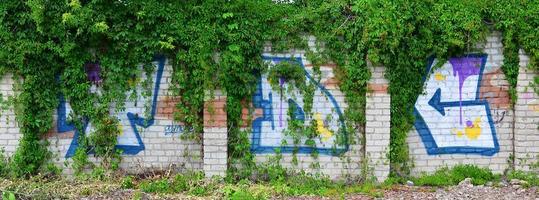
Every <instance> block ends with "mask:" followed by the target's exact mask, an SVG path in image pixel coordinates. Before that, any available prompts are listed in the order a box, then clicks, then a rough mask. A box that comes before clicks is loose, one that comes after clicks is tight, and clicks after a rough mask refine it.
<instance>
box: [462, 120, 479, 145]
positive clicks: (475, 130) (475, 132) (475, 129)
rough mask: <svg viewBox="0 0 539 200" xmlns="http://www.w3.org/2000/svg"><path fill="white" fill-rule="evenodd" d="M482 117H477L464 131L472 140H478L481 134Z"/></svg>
mask: <svg viewBox="0 0 539 200" xmlns="http://www.w3.org/2000/svg"><path fill="white" fill-rule="evenodd" d="M480 124H481V118H480V117H478V118H475V120H474V122H473V126H472V127H466V128H464V133H466V137H468V138H469V139H471V140H477V138H478V137H479V136H480V135H481V126H480Z"/></svg>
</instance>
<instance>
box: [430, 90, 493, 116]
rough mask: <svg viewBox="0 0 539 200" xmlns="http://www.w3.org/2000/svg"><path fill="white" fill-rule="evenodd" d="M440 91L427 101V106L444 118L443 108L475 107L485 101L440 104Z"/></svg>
mask: <svg viewBox="0 0 539 200" xmlns="http://www.w3.org/2000/svg"><path fill="white" fill-rule="evenodd" d="M441 97H442V90H441V89H440V88H438V89H437V90H436V92H435V93H434V95H433V96H432V98H431V99H430V100H429V105H430V106H432V107H433V108H434V109H435V110H437V111H438V112H439V113H440V114H442V116H445V109H444V108H445V107H459V106H476V105H485V104H486V103H487V102H486V101H481V100H473V101H462V102H459V101H452V102H441Z"/></svg>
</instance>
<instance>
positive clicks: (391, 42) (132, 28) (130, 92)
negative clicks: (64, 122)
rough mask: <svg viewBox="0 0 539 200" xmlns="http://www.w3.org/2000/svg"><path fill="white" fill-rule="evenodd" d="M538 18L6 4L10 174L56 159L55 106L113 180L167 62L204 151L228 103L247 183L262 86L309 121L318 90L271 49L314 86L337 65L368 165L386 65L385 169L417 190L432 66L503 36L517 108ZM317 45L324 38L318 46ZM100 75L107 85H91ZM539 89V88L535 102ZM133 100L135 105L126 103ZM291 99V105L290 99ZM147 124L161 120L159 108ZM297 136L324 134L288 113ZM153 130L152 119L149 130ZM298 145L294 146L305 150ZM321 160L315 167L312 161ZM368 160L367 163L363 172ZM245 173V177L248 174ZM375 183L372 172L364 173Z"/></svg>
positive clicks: (514, 13) (0, 37) (527, 9)
mask: <svg viewBox="0 0 539 200" xmlns="http://www.w3.org/2000/svg"><path fill="white" fill-rule="evenodd" d="M536 13H539V5H538V4H537V2H536V1H527V0H523V1H518V2H509V1H503V0H496V1H486V0H474V1H462V2H461V1H452V0H438V1H405V0H393V1H378V0H332V1H329V0H308V1H307V0H296V1H292V2H289V1H285V2H281V1H271V0H261V1H256V2H254V1H248V0H234V1H226V2H225V1H218V0H206V1H198V0H193V1H181V2H174V1H157V0H148V1H99V0H94V1H91V0H66V1H46V0H29V1H18V0H4V1H2V2H1V3H0V44H1V45H2V48H0V71H1V72H10V73H12V74H14V76H15V77H18V78H20V80H21V82H22V85H21V87H20V89H19V91H18V92H19V94H18V96H17V98H16V100H15V101H14V103H15V108H16V109H15V110H16V113H17V120H18V124H19V126H20V132H21V133H22V135H23V136H22V138H21V140H20V144H19V147H18V148H17V151H16V153H15V154H14V155H13V158H12V161H13V162H12V163H11V165H13V167H12V169H13V173H14V175H16V176H29V175H32V174H36V173H38V172H39V171H40V170H42V169H43V167H42V166H43V165H44V164H45V163H46V162H48V160H49V159H50V158H51V153H50V152H49V151H48V150H47V145H48V144H47V142H46V140H44V139H45V137H46V136H45V134H46V133H47V132H48V131H49V130H50V129H51V128H52V127H51V125H52V120H53V112H54V109H55V108H56V107H57V105H58V103H59V102H58V96H62V97H64V98H65V99H66V100H67V101H68V102H69V103H70V106H71V108H72V113H71V115H70V116H69V119H70V121H71V122H72V123H73V124H74V125H75V127H76V128H77V130H78V131H79V132H81V133H83V132H85V131H86V130H84V129H85V127H86V126H87V125H88V124H92V127H93V129H92V130H90V133H88V134H80V135H81V136H80V137H79V141H78V143H79V148H78V149H77V151H76V153H75V156H74V159H73V160H74V163H73V167H74V168H75V169H76V171H83V169H85V167H86V166H88V165H89V162H88V153H91V154H93V155H95V156H98V157H102V158H104V159H102V160H103V162H102V165H103V167H105V168H110V169H114V168H116V167H117V166H118V162H119V158H120V157H119V154H120V153H121V152H119V151H118V150H117V149H115V145H116V138H117V136H118V134H120V132H121V130H120V128H119V125H118V124H119V120H118V119H117V118H116V117H114V114H115V113H118V112H121V111H123V110H125V106H126V105H125V102H126V101H136V98H135V97H136V96H137V95H138V94H137V93H136V91H137V87H138V86H137V85H139V84H140V85H141V86H142V88H144V90H145V91H144V92H142V94H141V95H142V96H145V97H149V96H151V88H152V87H151V86H152V84H153V83H151V81H143V82H141V83H138V81H137V80H141V79H143V77H148V76H150V74H152V73H153V72H154V71H153V70H154V68H153V65H152V64H151V63H152V61H154V60H155V58H156V57H158V56H164V57H166V58H168V61H167V62H168V63H169V64H171V65H172V68H173V73H172V80H171V84H172V86H171V89H170V93H171V94H172V95H173V96H175V97H176V99H178V104H177V106H176V112H175V120H178V121H181V122H183V123H185V125H186V126H187V128H185V130H187V131H188V132H189V134H188V137H187V139H192V140H195V141H201V139H202V137H203V135H202V134H201V133H202V130H203V109H204V101H205V99H207V98H208V96H209V98H211V96H212V94H213V93H212V92H210V94H208V93H207V91H214V90H218V89H219V90H222V91H223V92H224V93H225V94H226V96H227V99H226V112H227V119H228V120H227V126H228V134H229V135H228V138H229V142H228V149H229V152H228V157H229V161H230V162H229V163H230V166H229V169H230V171H231V173H232V174H234V173H241V174H235V175H238V177H246V176H248V175H249V174H250V173H249V172H250V171H249V169H253V168H254V165H255V164H254V155H252V153H251V152H250V145H249V133H250V130H249V125H250V122H249V121H250V119H247V120H245V119H244V118H242V113H243V111H244V110H245V109H247V110H251V111H252V109H253V108H252V107H251V102H250V101H251V97H252V96H253V94H254V92H255V90H256V85H257V82H258V78H259V77H260V75H261V74H263V73H268V74H269V77H270V80H271V85H272V86H273V87H276V88H279V86H280V85H281V82H287V85H289V86H293V87H294V88H296V89H298V91H300V93H301V95H304V96H305V98H304V104H305V108H304V109H305V111H306V113H307V115H308V117H312V113H311V109H312V106H313V96H314V91H315V87H316V85H315V84H316V83H311V82H308V81H307V82H306V81H305V76H304V75H303V74H304V71H303V69H302V68H300V67H298V66H296V65H294V64H293V63H292V62H290V63H289V62H283V63H281V64H278V65H277V66H274V67H272V68H268V66H267V63H265V62H264V61H263V59H262V57H261V54H262V52H263V49H264V46H265V45H266V44H267V42H269V43H270V44H271V45H272V50H274V51H276V52H282V51H287V50H290V49H304V50H306V52H307V53H306V57H307V59H309V60H310V61H311V62H312V64H313V69H312V70H313V73H314V77H313V78H314V79H315V82H319V81H320V66H321V65H322V64H323V63H334V64H335V65H336V66H337V67H336V68H335V70H334V71H335V74H336V76H337V79H338V80H339V89H340V90H341V91H342V92H343V93H344V96H345V100H346V102H347V105H348V106H347V109H346V110H345V112H344V116H345V117H344V118H345V122H346V127H345V128H346V130H339V133H341V132H347V133H349V134H346V135H347V137H344V135H345V134H339V135H338V136H337V143H338V144H344V143H355V142H359V143H360V146H362V147H363V149H361V150H360V151H361V153H362V154H363V157H366V155H365V149H364V147H365V133H366V131H365V121H366V118H365V102H366V95H365V94H366V93H368V81H369V79H370V78H371V72H370V70H369V68H370V67H372V66H378V65H383V66H384V67H385V68H386V69H387V71H386V73H385V76H386V78H387V79H388V80H389V88H388V92H389V93H390V94H391V136H390V149H389V153H388V156H389V158H390V161H391V171H392V174H393V175H396V176H407V175H408V173H409V170H410V167H411V162H410V159H409V155H408V148H407V146H406V145H407V143H406V138H407V133H408V132H409V131H410V129H411V128H412V125H413V122H414V120H415V118H414V116H413V114H412V113H413V107H414V103H415V101H416V99H417V97H418V95H419V94H420V93H421V92H422V90H423V88H422V87H423V86H422V85H423V83H422V82H423V77H425V76H426V75H427V73H428V72H426V71H425V64H426V59H427V58H428V57H431V56H434V57H436V58H438V59H440V60H446V59H447V58H449V57H451V56H459V55H462V54H464V53H467V52H476V51H480V50H479V49H476V46H475V44H478V43H481V42H484V40H485V37H486V35H487V34H488V33H489V32H490V31H493V30H500V31H502V32H503V34H504V39H503V44H504V56H505V59H504V65H503V66H502V69H503V71H504V73H505V74H506V77H507V80H508V82H509V84H510V89H509V93H510V95H511V99H512V103H513V104H514V102H515V101H516V83H517V82H516V79H517V77H518V64H519V60H518V52H519V49H520V48H522V49H523V50H524V51H525V52H526V54H528V55H529V56H530V64H529V67H530V69H532V70H539V65H538V64H537V63H538V61H539V31H537V27H539V16H538V15H537V14H536ZM309 36H314V37H315V38H316V42H315V43H316V44H315V46H316V47H317V48H312V47H310V46H309V45H308V43H309ZM95 68H98V70H97V71H98V72H97V74H98V76H97V77H94V78H91V79H90V78H89V74H90V72H89V71H91V70H95ZM538 85H539V77H536V78H535V79H534V86H535V91H536V92H539V89H537V88H538V87H537V86H538ZM126 91H127V92H126ZM283 92H286V91H283ZM137 103H141V104H144V105H145V108H146V112H147V113H149V111H150V110H151V108H150V106H149V103H148V102H137ZM288 114H289V116H290V118H289V119H290V120H292V121H290V122H289V123H290V124H291V125H292V126H291V127H289V129H288V133H287V134H289V135H290V136H292V137H293V138H294V141H295V143H296V144H295V145H296V146H297V145H300V144H299V141H300V139H299V138H300V137H302V138H305V139H306V141H307V142H306V145H309V146H312V147H314V144H315V142H314V138H315V137H316V136H317V134H316V131H317V130H316V126H317V124H316V122H315V121H313V122H312V123H311V124H309V125H307V126H305V124H302V123H301V122H299V121H294V119H295V118H294V109H293V106H292V107H291V108H290V109H289V112H288ZM145 118H146V119H149V115H147V116H145ZM296 136H297V137H296ZM313 157H317V153H316V152H314V153H313ZM364 160H366V159H364ZM240 169H241V170H240ZM363 174H364V175H365V174H366V172H364V173H363Z"/></svg>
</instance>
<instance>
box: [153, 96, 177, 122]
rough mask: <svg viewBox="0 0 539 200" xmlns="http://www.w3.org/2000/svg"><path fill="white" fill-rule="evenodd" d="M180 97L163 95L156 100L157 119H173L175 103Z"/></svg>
mask: <svg viewBox="0 0 539 200" xmlns="http://www.w3.org/2000/svg"><path fill="white" fill-rule="evenodd" d="M180 98H181V97H171V96H165V97H161V98H160V99H159V101H158V102H157V115H156V118H158V119H171V120H173V119H174V113H175V112H176V111H177V108H176V105H178V103H179V102H180Z"/></svg>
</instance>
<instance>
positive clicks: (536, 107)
mask: <svg viewBox="0 0 539 200" xmlns="http://www.w3.org/2000/svg"><path fill="white" fill-rule="evenodd" d="M529 104H531V105H529V106H528V107H529V108H530V110H531V111H534V112H539V105H537V104H539V101H538V100H533V101H531V102H530V103H529ZM534 104H535V105H534Z"/></svg>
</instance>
